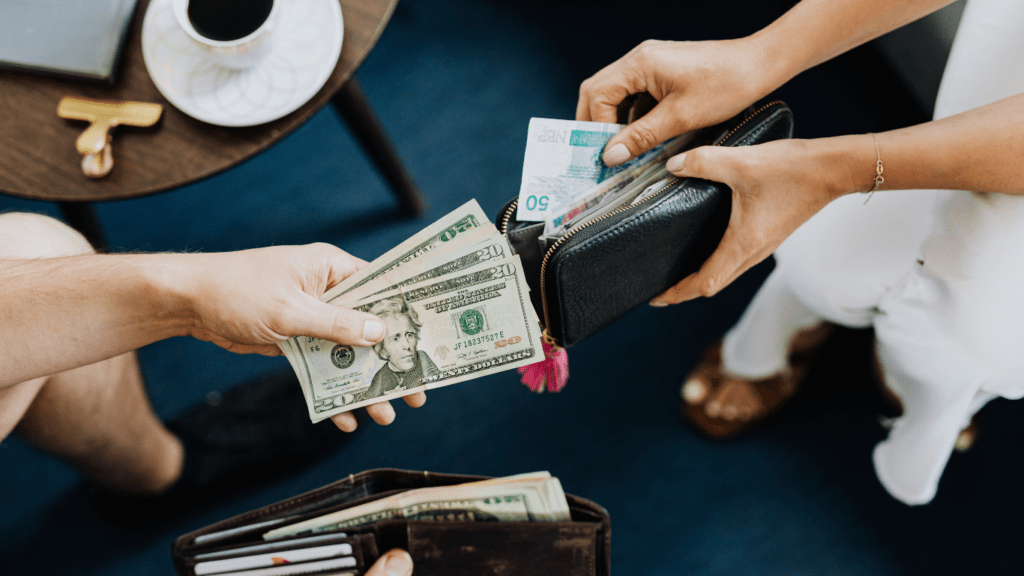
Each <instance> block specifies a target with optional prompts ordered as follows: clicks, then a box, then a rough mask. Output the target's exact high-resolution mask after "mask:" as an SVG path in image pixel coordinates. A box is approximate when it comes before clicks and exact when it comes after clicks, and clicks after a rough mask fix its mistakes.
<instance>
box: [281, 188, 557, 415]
mask: <svg viewBox="0 0 1024 576" xmlns="http://www.w3.org/2000/svg"><path fill="white" fill-rule="evenodd" d="M321 300H322V301H323V302H324V303H326V304H328V305H332V306H338V307H342V308H347V309H350V310H353V311H354V312H357V313H364V314H370V315H373V316H376V317H378V318H379V319H380V320H381V321H382V323H383V324H384V328H385V330H384V332H385V334H384V337H383V339H382V340H380V341H379V342H378V343H376V344H375V345H373V346H372V347H371V346H367V345H365V344H363V345H352V344H350V343H348V342H336V341H332V340H329V339H326V338H323V337H317V336H315V335H313V336H303V337H298V338H292V339H291V340H288V341H285V342H281V343H280V346H281V350H282V351H283V352H284V354H285V356H286V357H287V358H288V360H289V362H291V364H292V368H293V369H294V370H295V373H296V374H297V375H298V377H299V382H300V384H301V386H302V391H303V395H304V396H305V399H306V404H307V408H308V409H309V414H310V418H311V419H312V420H313V421H314V422H319V421H321V420H324V419H327V418H335V422H336V423H337V424H338V425H339V427H341V428H342V429H343V430H346V429H350V428H348V427H347V426H348V425H353V426H351V428H354V419H353V418H352V416H351V414H350V412H351V410H353V409H356V408H360V407H363V406H371V405H374V404H379V403H381V402H386V401H387V400H390V399H393V398H399V397H403V396H408V395H410V394H419V393H422V392H424V391H426V390H429V389H432V388H439V387H442V386H447V385H449V384H454V383H456V382H463V381H466V380H470V379H475V378H478V377H480V376H485V375H487V374H493V373H496V372H500V371H504V370H510V369H512V368H518V367H520V366H524V365H527V364H531V363H534V362H537V361H539V360H541V359H542V358H543V352H542V347H541V343H540V327H539V322H538V319H537V315H536V312H535V311H534V310H533V307H532V305H531V304H530V300H529V288H528V287H527V285H526V280H525V278H524V277H523V270H522V265H521V264H520V262H519V258H518V256H514V255H512V254H511V251H510V249H509V246H508V242H507V241H506V240H505V238H504V237H503V236H501V235H500V234H498V233H497V231H496V230H495V228H494V226H493V225H491V224H490V221H489V219H488V218H487V217H486V216H485V215H484V213H483V211H482V210H481V209H480V206H479V205H478V204H477V203H476V201H471V202H469V203H467V204H466V205H464V206H462V207H460V208H459V209H457V210H455V211H453V212H451V213H450V214H448V215H446V216H444V217H442V218H441V219H440V220H438V221H437V222H435V223H434V224H432V225H431V226H429V227H427V228H426V229H424V230H423V231H421V232H420V233H419V234H416V235H415V236H413V237H412V238H410V239H408V240H407V241H405V242H403V243H402V244H400V245H399V246H397V247H395V248H394V249H392V250H391V251H389V252H388V253H386V254H384V255H383V256H381V257H380V258H378V259H376V260H374V261H373V262H372V263H370V264H368V265H366V266H364V267H362V268H361V269H360V270H359V271H358V272H356V273H355V274H353V275H351V276H349V277H347V278H346V279H345V280H344V281H342V282H341V283H340V284H338V285H337V286H335V287H334V288H332V289H331V290H329V291H328V292H327V293H326V294H324V295H323V296H322V298H321ZM414 398H416V396H414ZM419 398H422V396H420V397H419ZM420 403H422V402H420ZM344 414H348V415H347V416H345V415H344Z"/></svg>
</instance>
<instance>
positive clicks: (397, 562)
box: [365, 548, 412, 576]
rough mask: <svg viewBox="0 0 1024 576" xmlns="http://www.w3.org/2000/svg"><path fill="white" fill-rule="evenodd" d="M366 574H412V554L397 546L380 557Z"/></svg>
mask: <svg viewBox="0 0 1024 576" xmlns="http://www.w3.org/2000/svg"><path fill="white" fill-rule="evenodd" d="M365 576H412V556H409V553H408V552H406V551H405V550H399V549H397V548H396V549H394V550H392V551H390V552H388V553H387V554H385V555H383V556H381V557H380V558H378V559H377V561H376V562H374V563H373V566H371V567H370V569H369V570H367V571H366V575H365Z"/></svg>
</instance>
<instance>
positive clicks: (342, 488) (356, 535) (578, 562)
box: [171, 469, 611, 576]
mask: <svg viewBox="0 0 1024 576" xmlns="http://www.w3.org/2000/svg"><path fill="white" fill-rule="evenodd" d="M484 479H485V477H482V476H462V475H456V474H435V473H432V472H411V471H406V470H394V469H380V470H369V471H366V472H361V473H359V474H354V475H352V476H349V477H348V478H345V479H344V480H340V481H338V482H335V483H333V484H329V485H327V486H324V487H323V488H319V489H317V490H313V491H311V492H307V493H305V494H301V495H299V496H295V497H294V498H289V499H287V500H284V501H281V502H277V503H275V504H271V505H269V506H265V507H263V508H260V509H258V510H253V511H251V512H246V513H245V514H241V515H239V516H235V517H234V518H229V519H227V520H224V521H221V522H218V523H216V524H212V525H210V526H207V527H205V528H201V529H199V530H196V531H194V532H190V533H188V534H185V535H184V536H181V537H179V538H177V539H176V540H175V541H174V544H173V546H172V548H171V555H172V557H173V560H174V567H175V569H176V570H177V572H178V574H179V575H180V576H196V564H197V563H199V562H203V561H210V560H212V559H230V558H237V557H238V556H239V555H243V554H251V552H245V550H246V549H247V548H251V547H252V546H254V545H262V544H264V541H263V539H262V535H263V534H264V533H265V532H267V531H268V530H271V529H273V528H276V527H278V526H282V525H286V524H292V523H295V522H301V521H303V520H306V519H309V518H313V517H317V516H320V515H323V514H327V513H330V512H334V511H336V510H342V509H345V508H351V507H353V506H358V505H360V504H364V503H366V502H370V501H373V500H379V499H381V498H385V497H387V496H391V495H393V494H396V493H399V492H403V491H406V490H411V489H413V488H425V487H429V486H450V485H453V484H462V483H465V482H473V481H476V480H484ZM565 496H566V499H567V500H568V502H569V510H570V513H571V518H572V519H571V520H570V521H568V522H460V521H418V520H405V519H388V520H382V521H379V522H376V523H374V524H371V525H367V526H361V527H358V528H349V529H345V530H344V532H345V533H344V534H337V535H335V536H336V538H335V539H333V540H330V542H329V543H346V544H350V545H351V549H352V552H351V557H352V558H353V560H352V561H351V562H352V563H351V565H350V566H349V567H348V568H346V569H343V570H342V569H337V568H330V569H325V570H320V571H309V572H303V574H323V575H325V576H326V575H327V574H339V573H348V572H355V573H362V572H365V571H366V569H367V568H369V567H370V566H371V565H372V564H373V562H374V561H376V559H377V558H378V557H379V556H380V555H381V554H383V553H384V552H387V551H388V550H391V549H392V548H402V549H405V550H408V551H409V554H410V555H412V558H413V562H414V564H415V574H416V576H431V575H441V574H445V575H451V576H462V575H465V576H470V575H473V576H486V575H494V576H498V575H507V574H515V575H517V576H550V575H552V574H558V575H565V576H608V574H609V570H610V558H611V556H610V554H611V521H610V519H609V517H608V512H607V511H605V509H604V508H602V507H601V506H599V505H597V504H595V503H593V502H591V501H589V500H585V499H583V498H579V497H577V496H572V495H570V494H566V495H565ZM300 538H302V537H298V536H297V537H290V538H288V539H282V540H275V541H274V542H282V543H284V542H287V541H289V540H298V539H300ZM318 538H327V539H330V538H331V534H330V533H325V534H322V535H318ZM323 545H325V542H324V541H317V542H316V543H311V544H303V545H301V546H300V547H298V548H297V549H299V550H301V549H303V548H306V547H312V546H323ZM295 566H297V567H298V566H302V565H301V564H296V565H295Z"/></svg>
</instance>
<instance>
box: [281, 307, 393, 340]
mask: <svg viewBox="0 0 1024 576" xmlns="http://www.w3.org/2000/svg"><path fill="white" fill-rule="evenodd" d="M303 296H304V298H303V299H302V301H301V304H300V305H299V306H298V307H296V309H295V310H294V311H293V314H291V315H290V317H289V318H287V319H285V328H284V331H286V332H287V334H284V336H287V337H289V338H291V337H293V336H312V337H313V338H322V339H324V340H327V341H330V342H336V343H338V344H351V345H353V346H372V345H374V344H376V343H377V342H380V340H381V338H383V337H384V322H382V321H381V319H380V318H377V317H376V316H374V315H372V314H367V313H365V312H358V311H356V310H351V309H349V308H342V307H340V306H332V305H330V304H324V303H323V302H321V301H319V300H317V299H316V298H314V297H312V296H309V295H305V294H304V295H303Z"/></svg>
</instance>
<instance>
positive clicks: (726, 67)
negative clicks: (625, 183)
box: [576, 35, 781, 166]
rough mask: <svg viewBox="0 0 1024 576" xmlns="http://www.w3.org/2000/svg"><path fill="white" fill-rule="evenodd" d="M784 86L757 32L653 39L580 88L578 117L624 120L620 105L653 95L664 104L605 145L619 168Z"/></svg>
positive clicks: (609, 160) (606, 159)
mask: <svg viewBox="0 0 1024 576" xmlns="http://www.w3.org/2000/svg"><path fill="white" fill-rule="evenodd" d="M780 84H781V81H780V79H779V78H777V77H776V75H775V73H774V70H773V67H772V66H771V65H770V62H769V61H768V59H767V57H766V55H765V52H764V50H763V48H762V46H761V43H760V39H759V38H758V37H757V36H756V35H755V36H751V37H750V38H744V39H739V40H723V41H709V42H663V41H658V40H648V41H646V42H643V43H642V44H640V45H639V46H637V47H636V48H634V49H633V50H631V51H630V52H629V53H628V54H626V55H625V56H623V57H622V58H620V59H618V60H617V61H615V62H613V63H612V64H610V65H608V66H606V67H605V68H604V69H602V70H600V71H599V72H598V73H597V74H595V75H593V76H592V77H590V78H589V79H587V80H586V81H584V82H583V84H582V85H580V97H579V102H578V104H577V106H576V119H577V120H590V121H594V122H616V121H617V120H616V106H618V104H619V103H620V102H622V100H623V99H625V98H626V97H627V96H629V95H631V94H638V93H641V92H649V93H650V94H651V96H653V97H654V98H655V99H656V100H657V101H658V105H657V106H655V107H654V109H653V110H651V111H650V112H648V113H647V114H645V115H644V116H642V117H641V118H639V119H638V120H636V121H635V122H633V123H631V124H630V125H628V126H627V127H625V128H624V129H623V130H622V131H621V132H619V133H618V134H616V135H615V136H613V137H612V139H611V140H609V141H608V144H607V145H606V146H605V152H604V162H605V164H607V165H609V166H615V165H618V164H621V163H623V162H625V161H626V160H629V159H630V158H634V157H636V156H637V155H638V154H642V153H643V152H646V151H648V150H650V149H651V148H654V147H655V146H657V145H658V144H659V143H661V142H664V141H665V140H668V139H669V138H672V137H673V136H677V135H679V134H682V133H683V132H687V131H690V130H695V129H698V128H703V127H705V126H710V125H713V124H717V123H719V122H722V121H725V120H727V119H729V118H732V117H733V116H735V115H736V114H738V113H740V112H741V111H742V110H743V109H744V108H746V107H747V106H749V105H750V104H751V103H753V102H755V101H757V100H759V99H760V98H762V97H764V96H765V95H767V94H768V93H769V92H771V91H772V90H774V89H775V88H776V87H778V86H779V85H780Z"/></svg>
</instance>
